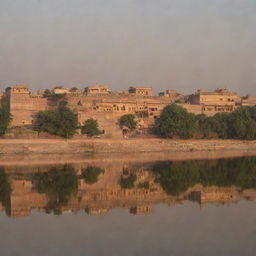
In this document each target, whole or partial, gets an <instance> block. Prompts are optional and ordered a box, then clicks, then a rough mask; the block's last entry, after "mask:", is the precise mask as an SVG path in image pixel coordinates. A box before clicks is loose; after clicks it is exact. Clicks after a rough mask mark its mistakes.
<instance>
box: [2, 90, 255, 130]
mask: <svg viewBox="0 0 256 256" xmlns="http://www.w3.org/2000/svg"><path fill="white" fill-rule="evenodd" d="M3 97H5V98H6V100H7V102H8V105H9V109H10V112H11V114H12V122H11V124H10V126H11V127H17V126H31V125H34V124H35V116H36V114H37V113H38V112H39V111H42V110H48V109H54V108H56V107H57V106H58V103H59V102H60V101H61V100H65V101H66V102H67V103H68V106H69V107H70V108H71V109H72V110H73V111H74V112H75V113H77V115H78V121H79V123H80V124H83V122H84V121H85V120H86V119H88V118H94V119H97V120H98V122H99V125H100V127H101V128H102V129H104V130H105V131H106V132H107V133H108V132H109V134H110V135H111V134H112V135H113V134H115V133H116V132H117V129H118V128H117V121H118V119H119V118H120V117H121V116H122V115H124V114H134V115H135V116H136V117H137V119H138V123H139V125H140V126H141V127H143V128H148V127H149V126H150V125H151V124H153V123H154V120H155V119H156V118H157V117H158V116H159V115H160V113H161V111H162V109H163V108H164V107H165V106H167V105H168V104H171V103H174V102H176V103H178V104H180V105H181V106H182V107H184V108H186V109H187V110H188V111H189V112H192V113H195V114H201V113H204V114H206V115H208V116H211V115H214V114H215V113H218V112H231V111H234V110H235V109H236V108H238V107H240V106H253V105H256V97H253V96H250V95H247V96H245V97H239V96H238V95H237V94H236V93H232V92H229V91H228V90H227V89H217V90H215V91H213V92H205V91H202V90H198V91H197V92H196V93H195V94H192V95H182V94H179V93H177V92H176V91H174V90H167V91H166V92H164V93H159V95H158V96H153V92H152V88H150V87H130V88H129V89H128V90H127V91H120V92H112V91H110V89H109V88H108V87H107V86H105V85H95V86H88V87H85V88H84V90H80V89H77V88H71V89H65V88H62V87H56V88H54V89H51V90H39V91H38V92H37V93H36V94H32V93H31V91H30V89H29V87H28V86H25V85H15V86H10V87H8V88H7V89H6V90H5V92H4V93H1V94H0V98H3Z"/></svg>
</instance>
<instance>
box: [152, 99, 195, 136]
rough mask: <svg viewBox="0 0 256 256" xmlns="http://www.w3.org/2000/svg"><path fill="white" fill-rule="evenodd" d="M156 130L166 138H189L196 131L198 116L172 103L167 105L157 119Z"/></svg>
mask: <svg viewBox="0 0 256 256" xmlns="http://www.w3.org/2000/svg"><path fill="white" fill-rule="evenodd" d="M155 130H156V132H157V133H158V134H160V135H161V136H162V137H164V138H173V137H180V138H182V139H189V138H192V137H193V136H194V135H195V132H196V118H195V115H194V114H191V113H189V112H188V111H187V110H186V109H184V108H182V107H180V106H178V105H177V104H171V105H168V106H166V107H165V108H164V109H163V111H162V113H161V115H160V117H159V118H158V119H157V121H156V126H155Z"/></svg>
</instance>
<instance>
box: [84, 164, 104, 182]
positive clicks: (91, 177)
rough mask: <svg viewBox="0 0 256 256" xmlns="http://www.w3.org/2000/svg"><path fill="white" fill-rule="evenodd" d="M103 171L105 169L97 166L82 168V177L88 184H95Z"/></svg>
mask: <svg viewBox="0 0 256 256" xmlns="http://www.w3.org/2000/svg"><path fill="white" fill-rule="evenodd" d="M102 173H104V170H103V169H101V168H99V167H96V166H88V167H87V168H85V169H82V173H81V178H82V179H84V181H85V182H86V183H87V184H94V183H96V182H98V179H99V175H100V174H102Z"/></svg>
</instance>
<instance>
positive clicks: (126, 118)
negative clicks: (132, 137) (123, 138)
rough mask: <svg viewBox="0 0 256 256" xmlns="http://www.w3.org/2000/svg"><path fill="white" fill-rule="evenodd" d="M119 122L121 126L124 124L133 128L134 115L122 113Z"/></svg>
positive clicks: (134, 126) (135, 123)
mask: <svg viewBox="0 0 256 256" xmlns="http://www.w3.org/2000/svg"><path fill="white" fill-rule="evenodd" d="M119 124H120V125H121V126H126V127H128V128H129V129H135V128H136V125H137V122H136V121H135V116H134V115H132V114H127V115H123V116H121V117H120V119H119Z"/></svg>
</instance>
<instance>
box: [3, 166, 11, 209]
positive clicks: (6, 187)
mask: <svg viewBox="0 0 256 256" xmlns="http://www.w3.org/2000/svg"><path fill="white" fill-rule="evenodd" d="M10 194H11V186H10V183H9V181H8V177H7V175H6V173H5V171H4V168H0V202H1V203H2V205H3V206H4V207H6V208H9V205H10Z"/></svg>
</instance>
